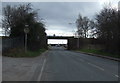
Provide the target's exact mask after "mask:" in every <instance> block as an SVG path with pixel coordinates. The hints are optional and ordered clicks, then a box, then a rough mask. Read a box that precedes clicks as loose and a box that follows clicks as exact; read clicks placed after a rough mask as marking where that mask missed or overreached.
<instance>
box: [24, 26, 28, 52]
mask: <svg viewBox="0 0 120 83" xmlns="http://www.w3.org/2000/svg"><path fill="white" fill-rule="evenodd" d="M24 32H25V53H26V52H27V34H28V33H29V28H28V25H26V28H24Z"/></svg>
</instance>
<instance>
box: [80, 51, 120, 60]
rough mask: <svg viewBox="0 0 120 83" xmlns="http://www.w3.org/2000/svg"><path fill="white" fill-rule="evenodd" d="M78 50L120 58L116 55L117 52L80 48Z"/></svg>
mask: <svg viewBox="0 0 120 83" xmlns="http://www.w3.org/2000/svg"><path fill="white" fill-rule="evenodd" d="M79 51H81V52H86V53H93V54H98V55H103V56H109V57H114V58H120V56H119V55H117V54H112V53H108V52H105V51H102V50H98V49H80V50H79Z"/></svg>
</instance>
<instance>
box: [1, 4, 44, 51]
mask: <svg viewBox="0 0 120 83" xmlns="http://www.w3.org/2000/svg"><path fill="white" fill-rule="evenodd" d="M38 11H39V10H34V9H33V8H32V5H31V4H22V5H16V6H10V5H7V6H6V7H4V8H3V12H2V13H3V19H2V25H3V26H2V28H3V30H4V31H5V35H9V37H25V33H24V29H25V28H26V27H27V28H29V30H30V31H29V33H28V47H29V48H30V49H38V48H40V47H46V45H45V44H46V33H45V24H44V23H43V21H42V20H41V18H40V17H39V16H38ZM33 44H34V45H33ZM40 45H42V46H40ZM43 45H44V46H43Z"/></svg>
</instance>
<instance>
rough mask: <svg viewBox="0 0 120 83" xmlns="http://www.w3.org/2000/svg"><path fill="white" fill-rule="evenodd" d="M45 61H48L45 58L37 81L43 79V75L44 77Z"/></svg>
mask: <svg viewBox="0 0 120 83" xmlns="http://www.w3.org/2000/svg"><path fill="white" fill-rule="evenodd" d="M45 63H46V59H44V62H43V65H42V68H41V71H40V75H39V76H38V79H37V81H40V80H41V77H42V73H43V70H44V66H45Z"/></svg>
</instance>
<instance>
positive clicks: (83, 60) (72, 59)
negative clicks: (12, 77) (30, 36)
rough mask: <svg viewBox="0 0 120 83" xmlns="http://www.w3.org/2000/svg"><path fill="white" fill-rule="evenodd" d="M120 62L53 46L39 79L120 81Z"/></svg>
mask: <svg viewBox="0 0 120 83" xmlns="http://www.w3.org/2000/svg"><path fill="white" fill-rule="evenodd" d="M118 79H119V75H118V62H117V61H113V60H109V59H104V58H100V57H95V56H90V55H86V54H81V53H78V52H72V51H68V50H65V49H64V48H62V47H52V48H51V49H50V51H49V52H48V54H47V56H46V58H45V59H44V62H43V65H42V68H41V72H40V75H39V76H38V80H39V81H118Z"/></svg>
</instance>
